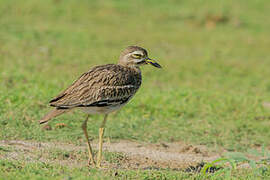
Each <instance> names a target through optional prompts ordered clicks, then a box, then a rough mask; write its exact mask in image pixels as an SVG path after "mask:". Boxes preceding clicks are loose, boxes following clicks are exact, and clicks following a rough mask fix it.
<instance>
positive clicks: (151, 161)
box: [0, 140, 219, 169]
mask: <svg viewBox="0 0 270 180" xmlns="http://www.w3.org/2000/svg"><path fill="white" fill-rule="evenodd" d="M93 147H94V149H95V150H97V144H96V143H94V144H93ZM104 152H105V158H104V159H105V160H104V161H103V164H104V166H105V167H109V168H128V169H150V168H152V169H160V168H170V169H182V168H186V167H189V166H191V165H196V164H198V163H200V162H202V161H204V162H208V161H212V160H214V159H217V158H218V157H219V155H218V154H215V153H210V152H209V151H208V150H207V149H206V148H205V147H203V146H193V145H186V144H184V143H160V144H147V143H139V142H131V141H119V142H114V143H109V142H107V143H105V144H104ZM0 159H9V160H24V161H33V162H50V163H59V164H62V165H68V166H77V167H78V166H85V165H86V164H87V149H86V146H84V145H79V146H77V145H74V144H67V143H56V142H54V143H51V142H50V143H48V142H46V143H44V142H43V143H39V142H32V141H19V140H11V141H0Z"/></svg>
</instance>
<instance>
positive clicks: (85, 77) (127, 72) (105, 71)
mask: <svg viewBox="0 0 270 180" xmlns="http://www.w3.org/2000/svg"><path fill="white" fill-rule="evenodd" d="M140 85H141V72H140V69H139V68H135V67H134V68H131V67H125V66H122V65H117V64H107V65H101V66H96V67H93V68H92V69H90V70H89V71H88V72H86V73H84V74H82V75H81V76H80V77H79V79H78V80H76V81H75V82H74V83H73V84H72V85H71V86H69V87H68V88H67V89H66V90H65V91H63V92H62V93H60V94H59V95H58V96H57V97H55V98H54V99H52V100H51V101H50V105H51V106H54V107H57V108H58V109H70V108H74V107H105V106H118V105H121V104H124V103H126V102H127V101H128V100H129V99H130V98H131V97H132V96H133V95H134V94H135V93H136V91H137V90H138V89H139V87H140Z"/></svg>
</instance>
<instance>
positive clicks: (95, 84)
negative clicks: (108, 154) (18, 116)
mask: <svg viewBox="0 0 270 180" xmlns="http://www.w3.org/2000/svg"><path fill="white" fill-rule="evenodd" d="M144 64H151V65H153V66H155V67H158V68H160V67H161V66H160V65H159V64H158V63H157V62H155V61H154V60H152V59H150V58H148V54H147V51H146V50H145V49H143V48H141V47H138V46H129V47H127V48H126V49H125V50H124V51H123V52H122V53H121V54H120V58H119V62H118V64H107V65H101V66H96V67H93V68H92V69H90V70H89V71H88V72H86V73H84V74H82V75H81V76H80V77H79V78H78V79H77V80H76V81H75V82H74V83H73V84H72V85H71V86H69V87H68V88H67V89H66V90H64V91H63V92H62V93H60V94H59V95H58V96H56V97H55V98H54V99H52V100H51V101H50V105H51V106H53V107H55V109H54V110H52V111H51V112H50V113H48V114H47V115H45V116H44V117H43V118H42V119H41V120H40V121H39V122H40V124H42V123H46V122H48V121H49V120H50V119H52V118H54V117H56V116H58V115H61V114H63V113H65V112H67V111H70V110H72V109H74V108H77V109H81V110H83V111H84V112H86V113H87V114H95V113H98V114H105V118H104V121H103V123H102V126H101V128H100V149H99V154H98V161H97V163H98V164H97V165H98V167H100V161H101V152H102V138H103V133H104V126H105V123H106V119H107V115H108V114H109V113H110V112H112V111H115V110H117V109H119V108H121V107H122V106H124V105H125V104H126V103H127V102H128V101H129V100H130V99H131V98H132V97H133V96H134V94H135V93H136V92H137V90H138V89H139V87H140V85H141V80H142V78H141V70H140V68H139V66H141V65H144ZM87 120H88V116H87V119H86V120H85V122H84V123H83V127H82V128H83V130H84V133H85V136H86V138H87V144H88V150H89V163H90V162H92V163H93V164H95V162H94V159H93V153H92V148H91V146H90V142H89V140H88V134H87V131H86V125H87Z"/></svg>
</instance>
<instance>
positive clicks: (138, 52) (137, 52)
mask: <svg viewBox="0 0 270 180" xmlns="http://www.w3.org/2000/svg"><path fill="white" fill-rule="evenodd" d="M130 54H140V55H142V56H143V53H142V51H133V52H132V53H130Z"/></svg>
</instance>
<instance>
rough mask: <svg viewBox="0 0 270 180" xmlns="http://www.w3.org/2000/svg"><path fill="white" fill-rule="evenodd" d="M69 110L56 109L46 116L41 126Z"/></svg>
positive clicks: (40, 122) (41, 121)
mask: <svg viewBox="0 0 270 180" xmlns="http://www.w3.org/2000/svg"><path fill="white" fill-rule="evenodd" d="M67 111H68V110H67V109H54V110H52V111H51V112H49V113H48V114H46V115H45V116H44V117H43V118H42V119H41V120H40V121H39V124H44V123H46V122H48V121H49V120H50V119H52V118H54V117H56V116H59V115H61V114H63V113H65V112H67Z"/></svg>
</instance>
